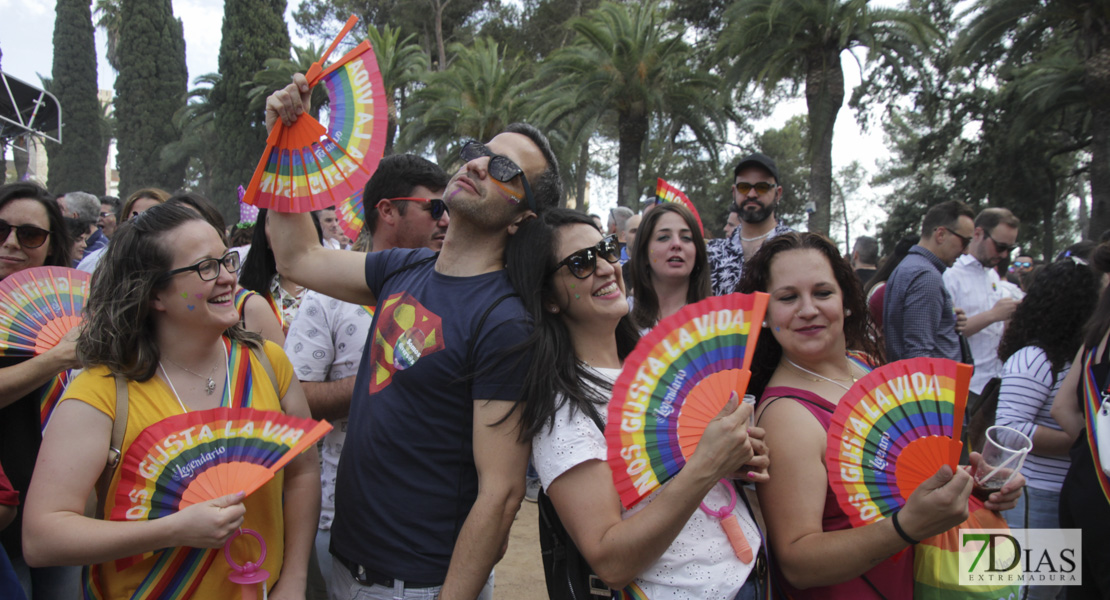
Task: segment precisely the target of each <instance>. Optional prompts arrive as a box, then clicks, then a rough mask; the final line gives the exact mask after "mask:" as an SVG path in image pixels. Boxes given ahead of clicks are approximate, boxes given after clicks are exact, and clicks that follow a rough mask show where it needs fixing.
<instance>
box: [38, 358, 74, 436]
mask: <svg viewBox="0 0 1110 600" xmlns="http://www.w3.org/2000/svg"><path fill="white" fill-rule="evenodd" d="M70 379H71V376H70V373H69V371H62V372H61V373H58V374H57V375H55V376H54V377H53V378H51V379H50V381H48V382H46V385H44V386H42V388H41V389H42V397H41V398H39V423H40V424H41V426H42V429H43V430H44V431H45V430H46V423H47V421H49V420H50V416H51V415H53V414H54V409H55V408H57V406H58V400H60V399H61V398H62V393H63V392H65V391H66V386H67V385H69V382H70Z"/></svg>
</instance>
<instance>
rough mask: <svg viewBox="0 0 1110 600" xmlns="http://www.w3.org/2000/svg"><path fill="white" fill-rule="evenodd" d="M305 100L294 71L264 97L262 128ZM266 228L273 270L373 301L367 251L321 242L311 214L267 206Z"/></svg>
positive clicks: (300, 108)
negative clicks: (335, 247) (368, 282)
mask: <svg viewBox="0 0 1110 600" xmlns="http://www.w3.org/2000/svg"><path fill="white" fill-rule="evenodd" d="M310 102H311V91H310V90H309V87H308V81H307V80H305V78H304V75H301V74H300V73H298V74H296V75H294V76H293V83H291V84H289V85H287V86H285V88H284V89H280V90H278V91H276V92H274V93H273V94H271V95H270V97H269V98H267V99H266V129H267V131H269V130H272V129H273V128H274V127H275V126H276V124H277V122H278V120H281V122H282V123H283V124H284V125H286V126H288V125H292V124H293V122H294V121H296V120H297V118H298V117H300V115H301V114H303V113H304V111H305V109H306V108H307V107H308V106H309V103H310ZM266 229H267V231H268V232H269V234H270V244H271V246H272V248H273V251H274V259H275V260H276V261H277V269H278V272H279V273H281V274H282V276H283V277H288V278H289V279H291V280H293V281H295V282H297V283H298V284H300V285H303V286H305V287H307V288H308V289H311V290H316V291H317V292H320V293H322V294H326V295H328V296H331V297H333V298H338V299H340V300H343V301H345V302H353V303H355V304H363V305H372V304H374V303H375V298H374V294H372V293H371V292H370V290H369V289H367V287H366V274H365V260H366V256H365V255H364V254H363V253H361V252H349V251H346V250H331V249H328V248H324V247H323V246H321V245H320V241H319V239H318V238H317V236H316V228H315V227H314V226H313V225H312V217H311V216H310V215H308V214H307V213H303V214H297V213H279V212H276V211H270V214H269V215H268V220H267V221H266Z"/></svg>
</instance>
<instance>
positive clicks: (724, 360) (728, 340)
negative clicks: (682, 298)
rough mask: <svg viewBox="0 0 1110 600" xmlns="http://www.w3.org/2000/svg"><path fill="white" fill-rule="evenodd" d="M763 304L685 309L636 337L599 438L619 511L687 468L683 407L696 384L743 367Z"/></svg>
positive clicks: (726, 299) (758, 298)
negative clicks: (603, 444)
mask: <svg viewBox="0 0 1110 600" xmlns="http://www.w3.org/2000/svg"><path fill="white" fill-rule="evenodd" d="M767 300H768V296H767V294H764V293H760V292H757V293H755V294H729V295H727V296H717V297H712V298H708V299H706V300H702V301H701V302H696V303H694V304H689V305H686V306H685V307H683V308H682V309H681V310H679V311H678V312H676V313H675V314H673V315H671V316H669V317H667V318H666V319H663V320H662V321H660V323H659V324H658V325H656V326H655V328H654V329H652V330H651V331H650V332H649V333H648V334H647V335H645V336H644V337H643V338H641V339H640V342H639V343H638V344H637V345H636V348H635V349H634V350H633V351H632V353H631V354H630V355H629V356H628V358H627V359H626V360H625V363H624V368H623V369H622V370H621V374H620V376H619V377H618V378H617V381H616V383H615V384H614V385H613V399H612V401H611V402H610V403H609V416H608V422H607V424H606V427H605V438H606V442H607V445H608V454H609V456H608V459H609V465H610V467H612V470H613V482H614V484H615V485H616V488H617V492H618V493H619V494H620V497H621V503H622V504H623V505H624V506H625V507H626V508H628V507H631V506H632V505H634V504H636V503H637V502H639V501H640V500H642V499H643V498H644V497H646V496H647V495H648V494H650V493H651V492H652V491H653V490H655V489H656V488H658V487H659V486H660V485H662V484H663V482H665V481H667V480H668V479H670V478H671V477H673V476H674V475H675V474H676V473H677V472H678V471H679V470H681V469H682V467H683V466H684V465H685V464H686V459H685V457H684V456H683V452H682V449H681V442H680V440H679V432H678V428H679V427H678V425H679V417H680V416H681V412H682V409H683V403H684V402H685V400H686V398H687V396H688V395H689V394H690V392H691V390H693V389H694V388H695V386H697V385H698V383H700V382H701V381H702V380H703V379H706V378H708V377H710V376H711V375H714V374H716V373H718V372H721V371H724V370H728V369H742V370H743V369H748V368H749V367H750V365H751V360H752V355H753V354H754V351H755V343H756V340H757V339H758V337H759V331H760V325H759V323H760V321H762V320H763V315H764V313H765V312H766V310H767ZM738 391H739V393H740V394H741V395H743V390H738ZM726 400H727V398H726Z"/></svg>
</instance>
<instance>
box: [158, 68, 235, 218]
mask: <svg viewBox="0 0 1110 600" xmlns="http://www.w3.org/2000/svg"><path fill="white" fill-rule="evenodd" d="M219 81H220V74H219V73H206V74H204V75H200V76H199V77H197V78H196V79H194V80H193V85H195V86H197V87H194V88H193V89H191V90H189V98H188V101H187V103H186V104H185V106H183V107H182V108H181V109H180V110H178V111H177V113H176V114H174V115H173V124H174V127H175V128H176V129H177V131H178V132H179V134H180V137H179V138H178V140H177V141H175V142H171V143H169V144H166V145H165V146H163V147H162V153H161V155H160V156H159V159H160V160H161V161H162V163H163V164H169V165H173V164H181V163H182V162H185V161H187V162H188V163H189V167H188V168H189V172H190V173H193V174H196V176H197V177H196V179H197V180H198V181H197V183H196V191H198V192H199V193H201V194H202V195H204V196H207V197H210V198H211V189H210V187H209V186H210V185H211V181H212V172H213V169H214V168H215V166H216V162H217V161H218V160H219V157H218V155H217V150H216V147H215V146H214V145H212V139H213V138H215V137H216V136H217V135H219V133H218V132H217V131H216V107H215V105H213V104H212V88H214V87H215V86H216V84H217V83H219ZM213 201H215V202H216V203H217V205H218V206H220V208H221V209H222V210H223V212H224V214H225V215H230V214H231V211H232V209H234V203H230V204H229V202H227V201H226V199H221V198H213Z"/></svg>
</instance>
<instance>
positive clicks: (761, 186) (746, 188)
mask: <svg viewBox="0 0 1110 600" xmlns="http://www.w3.org/2000/svg"><path fill="white" fill-rule="evenodd" d="M732 187H734V188H736V191H737V192H740V193H741V194H743V195H747V193H748V192H750V191H752V190H753V189H754V190H755V193H757V194H759V195H760V196H762V195H763V194H766V193H767V192H769V191H771V190H773V189H775V184H773V183H767V182H766V181H760V182H759V183H754V184H753V183H748V182H746V181H741V182H740V183H737V184H734V185H733V186H732Z"/></svg>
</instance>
